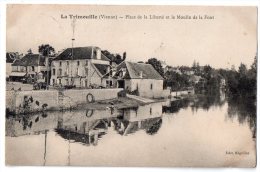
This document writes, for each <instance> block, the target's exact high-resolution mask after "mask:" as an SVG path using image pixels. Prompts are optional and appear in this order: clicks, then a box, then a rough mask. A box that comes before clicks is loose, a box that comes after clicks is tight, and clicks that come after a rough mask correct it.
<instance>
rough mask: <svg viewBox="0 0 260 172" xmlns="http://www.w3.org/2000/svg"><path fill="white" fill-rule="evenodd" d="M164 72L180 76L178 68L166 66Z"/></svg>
mask: <svg viewBox="0 0 260 172" xmlns="http://www.w3.org/2000/svg"><path fill="white" fill-rule="evenodd" d="M166 72H175V73H178V74H180V75H181V74H182V73H181V71H180V69H179V67H172V66H166V67H165V69H164V73H166Z"/></svg>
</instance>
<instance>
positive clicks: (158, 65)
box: [146, 58, 164, 76]
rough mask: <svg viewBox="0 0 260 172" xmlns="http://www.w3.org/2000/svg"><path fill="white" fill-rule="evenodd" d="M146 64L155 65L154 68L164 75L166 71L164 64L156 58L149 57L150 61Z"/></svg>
mask: <svg viewBox="0 0 260 172" xmlns="http://www.w3.org/2000/svg"><path fill="white" fill-rule="evenodd" d="M146 64H150V65H152V66H153V68H154V69H155V70H156V71H157V72H158V73H159V74H160V75H161V76H163V75H164V71H163V68H162V64H161V62H160V61H159V60H157V59H156V58H150V59H148V61H147V62H146Z"/></svg>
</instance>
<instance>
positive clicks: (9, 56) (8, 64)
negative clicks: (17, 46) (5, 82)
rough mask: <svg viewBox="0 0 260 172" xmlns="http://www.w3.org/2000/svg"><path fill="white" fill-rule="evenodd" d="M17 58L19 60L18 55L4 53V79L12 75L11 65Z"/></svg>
mask: <svg viewBox="0 0 260 172" xmlns="http://www.w3.org/2000/svg"><path fill="white" fill-rule="evenodd" d="M18 58H19V54H18V53H11V52H7V53H6V78H8V77H9V76H10V74H11V73H12V64H13V63H14V61H15V60H17V59H18Z"/></svg>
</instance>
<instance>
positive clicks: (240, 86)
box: [219, 56, 257, 98]
mask: <svg viewBox="0 0 260 172" xmlns="http://www.w3.org/2000/svg"><path fill="white" fill-rule="evenodd" d="M219 73H220V74H221V75H222V76H224V77H225V78H226V80H227V91H228V93H230V95H233V96H250V97H252V98H256V90H257V85H256V84H257V56H255V58H254V62H253V64H252V65H251V66H250V68H249V69H248V68H247V67H246V65H245V64H243V63H241V64H240V66H239V68H238V70H235V68H234V67H233V68H232V69H231V70H223V69H220V70H219Z"/></svg>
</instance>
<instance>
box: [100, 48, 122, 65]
mask: <svg viewBox="0 0 260 172" xmlns="http://www.w3.org/2000/svg"><path fill="white" fill-rule="evenodd" d="M101 52H102V53H103V54H104V55H105V56H106V57H107V58H109V60H110V61H111V62H115V63H116V64H120V63H121V62H122V61H125V59H126V52H124V53H123V57H122V56H121V55H120V54H112V53H110V52H109V51H107V50H102V51H101Z"/></svg>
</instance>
